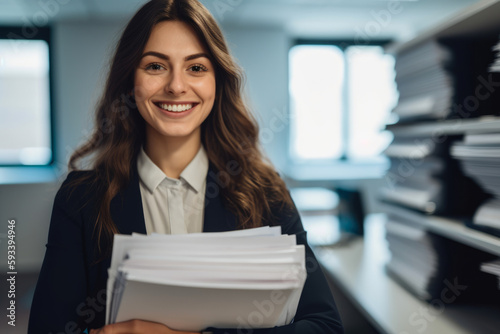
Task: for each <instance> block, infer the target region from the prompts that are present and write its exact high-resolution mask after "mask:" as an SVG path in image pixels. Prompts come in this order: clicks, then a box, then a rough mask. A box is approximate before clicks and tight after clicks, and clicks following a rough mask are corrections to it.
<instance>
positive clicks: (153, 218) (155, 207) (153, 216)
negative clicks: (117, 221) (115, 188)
mask: <svg viewBox="0 0 500 334" xmlns="http://www.w3.org/2000/svg"><path fill="white" fill-rule="evenodd" d="M137 171H138V173H139V180H140V182H139V187H140V189H141V198H142V207H143V210H144V220H145V223H146V232H147V233H148V234H151V233H163V234H181V233H195V232H202V231H203V214H204V207H205V205H204V204H205V189H206V178H207V173H208V157H207V153H206V152H205V149H204V148H203V145H202V146H201V147H200V150H199V151H198V153H197V154H196V156H195V157H194V158H193V160H192V161H191V162H190V163H189V164H188V165H187V166H186V168H185V169H184V170H183V171H182V173H181V175H180V178H179V180H177V179H174V178H171V177H168V176H166V175H165V173H163V171H162V170H161V169H160V168H159V167H158V166H156V165H155V164H154V163H153V161H151V159H150V158H149V157H148V155H147V154H146V152H144V149H142V148H141V151H140V152H139V156H138V158H137Z"/></svg>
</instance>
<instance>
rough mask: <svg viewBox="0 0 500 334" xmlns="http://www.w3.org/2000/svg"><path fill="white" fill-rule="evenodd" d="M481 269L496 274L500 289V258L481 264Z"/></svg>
mask: <svg viewBox="0 0 500 334" xmlns="http://www.w3.org/2000/svg"><path fill="white" fill-rule="evenodd" d="M481 271H482V272H485V273H488V274H492V275H495V276H497V278H498V289H499V290H500V259H497V260H493V261H488V262H485V263H483V264H481Z"/></svg>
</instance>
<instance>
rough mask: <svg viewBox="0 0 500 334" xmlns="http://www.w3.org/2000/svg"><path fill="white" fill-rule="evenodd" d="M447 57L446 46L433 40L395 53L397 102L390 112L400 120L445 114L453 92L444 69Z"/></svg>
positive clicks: (450, 58)
mask: <svg viewBox="0 0 500 334" xmlns="http://www.w3.org/2000/svg"><path fill="white" fill-rule="evenodd" d="M451 60H452V57H451V53H450V52H449V51H448V50H447V48H446V47H445V46H443V45H441V44H439V43H438V42H437V41H434V40H432V41H429V42H426V43H423V44H420V45H418V46H416V47H413V48H411V49H409V50H405V51H404V52H401V53H398V54H397V56H396V65H395V69H396V83H397V87H398V90H399V102H398V105H397V106H396V108H395V109H394V110H393V112H394V113H396V114H397V115H398V116H399V120H400V122H407V121H414V120H417V119H442V118H445V117H446V116H448V114H449V113H450V109H451V104H452V99H453V94H454V90H453V78H452V77H451V75H450V73H449V72H448V71H447V69H446V67H447V65H448V64H449V63H450V62H451Z"/></svg>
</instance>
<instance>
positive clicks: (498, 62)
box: [490, 40, 500, 72]
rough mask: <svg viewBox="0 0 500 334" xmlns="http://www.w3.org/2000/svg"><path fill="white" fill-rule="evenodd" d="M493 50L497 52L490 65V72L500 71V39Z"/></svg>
mask: <svg viewBox="0 0 500 334" xmlns="http://www.w3.org/2000/svg"><path fill="white" fill-rule="evenodd" d="M493 51H494V52H496V59H495V61H494V62H493V64H491V66H490V72H500V40H499V41H498V43H497V44H496V45H495V46H494V47H493Z"/></svg>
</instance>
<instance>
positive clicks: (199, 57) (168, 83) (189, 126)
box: [134, 21, 216, 178]
mask: <svg viewBox="0 0 500 334" xmlns="http://www.w3.org/2000/svg"><path fill="white" fill-rule="evenodd" d="M215 90H216V89H215V71H214V66H213V65H212V62H211V61H210V59H209V56H208V53H207V50H206V49H205V47H204V46H203V45H202V44H201V42H200V41H199V39H198V37H197V36H196V33H195V32H194V30H193V29H192V28H191V27H190V26H189V25H187V24H186V23H184V22H180V21H164V22H161V23H159V24H158V25H156V26H155V27H154V28H153V31H152V32H151V36H150V37H149V40H148V42H147V44H146V46H145V48H144V53H143V55H142V58H141V62H140V64H139V67H138V68H137V69H136V71H135V79H134V94H135V101H136V103H137V108H138V109H139V113H140V114H141V116H142V117H143V118H144V120H145V121H146V146H145V148H144V150H145V152H146V154H147V155H148V156H149V157H151V158H152V160H153V161H154V162H155V163H156V164H157V165H158V167H160V169H162V170H163V171H164V172H165V174H166V175H167V176H170V177H174V178H178V177H179V176H180V172H181V170H177V171H175V170H172V169H171V167H170V166H171V163H169V162H168V161H162V160H163V159H162V158H161V157H162V156H165V155H163V153H162V152H165V151H174V150H176V148H175V147H174V146H175V145H179V143H180V142H181V143H182V147H183V150H184V152H186V153H187V151H189V154H188V155H189V156H194V155H195V154H196V152H197V151H198V150H199V148H200V138H201V136H200V133H201V128H200V127H201V124H202V123H203V121H205V119H206V118H207V117H208V115H209V114H210V111H211V110H212V107H213V105H214V100H215ZM159 148H162V149H161V151H157V150H158V149H159Z"/></svg>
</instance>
